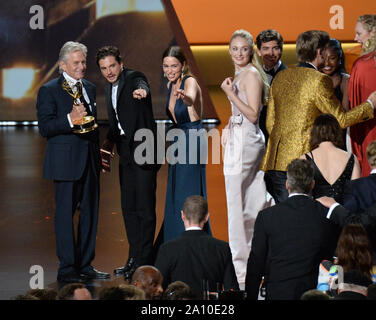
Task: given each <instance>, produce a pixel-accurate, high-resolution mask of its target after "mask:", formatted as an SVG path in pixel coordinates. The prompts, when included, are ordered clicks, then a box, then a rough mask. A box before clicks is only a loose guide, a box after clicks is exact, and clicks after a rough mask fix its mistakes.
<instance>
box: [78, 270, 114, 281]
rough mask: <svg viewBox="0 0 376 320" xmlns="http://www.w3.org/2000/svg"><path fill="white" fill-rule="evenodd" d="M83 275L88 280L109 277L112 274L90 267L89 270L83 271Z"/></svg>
mask: <svg viewBox="0 0 376 320" xmlns="http://www.w3.org/2000/svg"><path fill="white" fill-rule="evenodd" d="M80 276H81V277H86V278H87V279H88V280H92V279H108V278H110V274H109V273H107V272H102V271H99V270H97V269H95V268H92V269H90V270H89V271H85V272H81V274H80Z"/></svg>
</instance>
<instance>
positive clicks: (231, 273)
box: [223, 245, 239, 290]
mask: <svg viewBox="0 0 376 320" xmlns="http://www.w3.org/2000/svg"><path fill="white" fill-rule="evenodd" d="M226 251H227V252H226V256H227V261H226V262H227V263H226V266H225V272H224V277H223V286H224V289H225V290H231V289H234V290H239V284H238V280H237V278H236V273H235V268H234V264H233V263H232V255H231V250H230V247H229V246H228V245H227V248H226Z"/></svg>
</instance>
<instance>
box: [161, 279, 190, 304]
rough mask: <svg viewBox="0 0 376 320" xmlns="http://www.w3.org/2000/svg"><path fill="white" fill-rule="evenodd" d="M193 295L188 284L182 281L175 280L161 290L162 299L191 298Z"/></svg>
mask: <svg viewBox="0 0 376 320" xmlns="http://www.w3.org/2000/svg"><path fill="white" fill-rule="evenodd" d="M194 298H195V295H194V294H193V293H192V291H191V289H190V287H189V285H187V284H186V283H185V282H182V281H175V282H172V283H170V284H169V285H168V287H167V288H166V290H165V291H164V292H163V300H192V299H194Z"/></svg>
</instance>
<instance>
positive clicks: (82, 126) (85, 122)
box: [62, 80, 98, 133]
mask: <svg viewBox="0 0 376 320" xmlns="http://www.w3.org/2000/svg"><path fill="white" fill-rule="evenodd" d="M62 87H63V90H65V91H66V92H67V93H68V94H69V95H70V96H71V97H72V98H73V104H74V105H75V106H78V105H79V104H80V102H79V99H80V98H81V97H82V89H81V90H76V91H75V92H74V91H73V90H72V88H71V87H70V85H69V84H68V82H67V80H64V81H63V84H62ZM72 123H73V132H74V133H87V132H90V131H92V130H94V129H96V128H98V124H96V123H95V118H94V117H93V116H85V117H83V118H82V119H79V120H75V121H72Z"/></svg>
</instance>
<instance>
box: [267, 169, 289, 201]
mask: <svg viewBox="0 0 376 320" xmlns="http://www.w3.org/2000/svg"><path fill="white" fill-rule="evenodd" d="M286 179H287V174H286V171H277V170H269V171H266V172H265V175H264V180H265V184H266V190H268V192H269V193H270V194H271V196H272V197H273V198H274V200H275V202H276V203H278V202H281V201H284V200H286V199H287V198H288V197H289V193H288V191H287V189H286Z"/></svg>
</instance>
